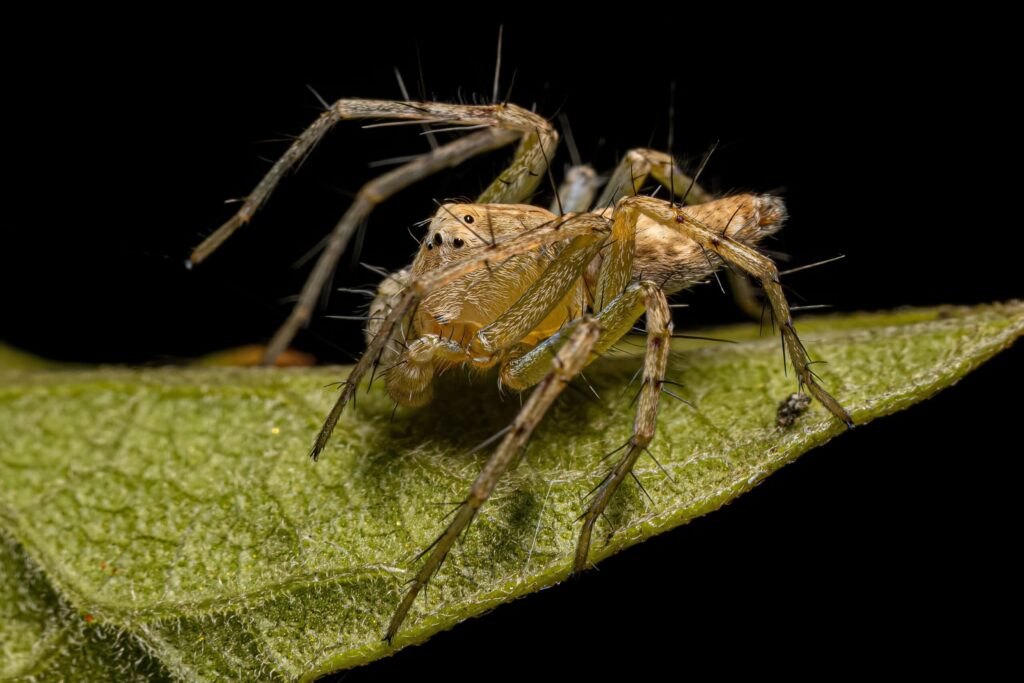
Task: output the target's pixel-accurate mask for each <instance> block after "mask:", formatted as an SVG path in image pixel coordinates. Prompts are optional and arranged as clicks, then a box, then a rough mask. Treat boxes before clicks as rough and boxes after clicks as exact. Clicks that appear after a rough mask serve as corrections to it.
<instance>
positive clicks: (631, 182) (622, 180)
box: [597, 149, 762, 319]
mask: <svg viewBox="0 0 1024 683" xmlns="http://www.w3.org/2000/svg"><path fill="white" fill-rule="evenodd" d="M648 175H652V176H654V179H655V180H657V181H658V182H659V183H661V185H662V186H663V187H664V188H665V189H666V190H668V192H669V194H670V195H674V196H675V197H676V198H678V199H680V200H682V199H684V198H685V203H686V204H687V205H691V204H704V203H705V202H710V201H712V200H714V199H715V196H714V195H712V194H711V193H710V192H708V191H707V190H705V189H704V188H703V187H701V186H700V184H698V183H697V182H696V181H695V180H694V179H692V178H691V177H690V176H688V175H686V174H684V173H683V172H682V171H680V170H679V167H678V166H673V161H672V157H671V156H669V155H668V154H666V153H665V152H659V151H657V150H652V149H633V150H630V151H629V152H628V153H626V155H625V156H624V157H623V158H622V161H621V162H619V165H618V166H617V167H616V169H615V171H614V172H613V173H612V177H611V178H610V179H609V180H608V184H607V185H606V186H605V190H604V193H602V195H601V199H600V201H599V202H598V204H597V208H598V209H600V208H603V207H607V206H612V205H614V204H615V203H616V202H617V201H619V200H620V199H622V198H623V197H631V196H634V195H636V194H637V192H639V190H640V188H641V187H643V185H644V183H645V182H647V177H648ZM725 274H726V277H727V278H728V279H729V291H730V292H732V297H733V301H734V302H735V303H736V307H737V308H739V309H740V310H741V311H743V313H745V314H746V315H747V316H749V317H752V318H755V319H756V318H758V317H759V316H760V315H761V311H762V307H761V300H760V299H759V298H758V296H757V291H756V289H755V288H754V287H753V286H752V285H751V282H750V279H749V278H748V277H747V275H746V274H745V273H741V272H736V271H734V270H732V269H731V268H730V269H728V270H726V272H725Z"/></svg>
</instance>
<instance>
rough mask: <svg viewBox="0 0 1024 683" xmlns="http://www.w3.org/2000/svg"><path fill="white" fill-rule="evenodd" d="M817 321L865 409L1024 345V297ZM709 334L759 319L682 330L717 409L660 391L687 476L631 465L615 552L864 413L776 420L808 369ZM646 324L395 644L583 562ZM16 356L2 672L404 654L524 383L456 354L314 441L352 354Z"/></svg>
mask: <svg viewBox="0 0 1024 683" xmlns="http://www.w3.org/2000/svg"><path fill="white" fill-rule="evenodd" d="M797 327H798V329H799V331H800V332H801V334H802V335H803V337H804V339H805V340H806V341H807V343H808V347H809V348H810V351H811V353H812V355H813V356H814V357H815V358H822V359H827V360H828V365H825V366H817V369H818V371H819V374H821V375H822V377H823V381H824V383H825V386H826V387H827V388H828V389H829V391H830V392H831V393H832V394H833V395H834V396H836V397H837V398H838V399H839V400H840V401H841V402H842V403H843V405H844V406H845V407H846V408H847V409H849V411H850V413H851V414H852V415H853V418H854V420H855V422H856V423H857V424H858V425H863V424H864V423H866V422H869V421H870V420H872V419H874V418H876V417H880V416H882V415H886V414H889V413H893V412H895V411H898V410H901V409H903V408H906V407H907V406H909V405H911V404H913V403H915V402H917V401H920V400H922V399H925V398H927V397H929V396H931V395H933V394H934V393H935V392H937V391H939V390H940V389H943V388H944V387H947V386H949V385H951V384H953V383H954V382H956V381H957V380H958V379H960V378H961V377H963V376H964V375H965V374H966V373H968V372H969V371H970V370H972V369H973V368H975V367H977V366H978V365H979V364H980V363H982V362H984V361H985V360H987V359H988V358H990V357H992V356H993V355H994V354H996V353H997V352H999V351H1000V350H1003V349H1005V348H1007V347H1008V346H1009V345H1010V344H1012V343H1013V340H1014V339H1016V338H1017V337H1019V336H1020V335H1021V334H1022V332H1024V304H1022V303H1020V302H1014V303H1009V304H996V305H988V306H979V307H975V308H970V309H968V308H939V309H920V310H906V311H897V312H893V313H874V314H856V315H849V316H830V317H820V318H807V319H802V320H799V321H798V324H797ZM701 334H708V335H710V336H717V337H725V338H727V339H733V340H738V341H740V342H741V343H739V344H716V343H709V342H695V341H690V340H676V342H675V345H674V348H675V350H676V351H677V353H676V354H674V357H673V361H672V363H671V364H670V375H669V378H670V379H672V380H674V381H678V382H682V383H684V384H685V385H686V387H685V389H682V390H680V393H682V395H683V397H684V398H686V399H687V400H689V401H692V402H693V403H694V406H695V407H693V408H691V407H689V406H686V405H683V404H681V403H677V402H675V401H672V400H665V401H663V403H662V411H661V416H660V419H659V426H658V434H657V437H656V440H655V447H656V451H657V453H658V457H659V461H660V463H661V465H662V466H663V467H664V468H665V469H666V470H667V471H668V472H669V473H671V476H672V481H669V480H668V479H667V478H666V477H665V476H664V475H663V474H662V473H661V472H660V471H659V470H658V468H657V466H656V465H655V464H654V463H653V462H651V461H650V460H649V459H641V460H640V461H639V462H638V463H637V473H638V474H639V475H640V476H641V477H642V478H643V480H644V482H645V485H646V486H647V488H648V491H649V492H650V494H651V496H652V497H653V498H654V500H655V501H656V505H651V504H650V503H649V502H648V501H647V500H646V499H645V498H644V496H643V495H642V494H641V493H640V492H639V491H638V489H637V487H635V486H633V485H632V482H627V484H628V485H624V486H623V487H622V489H621V490H620V492H619V493H618V494H617V495H616V497H615V499H614V500H613V503H612V506H611V507H610V508H609V511H608V519H607V520H602V521H600V522H599V526H598V531H597V533H596V534H595V543H594V546H593V548H592V550H591V559H592V560H595V561H597V560H600V559H601V558H603V557H606V556H608V555H610V554H612V553H615V552H617V551H619V550H622V549H623V548H625V547H627V546H630V545H632V544H634V543H637V542H639V541H642V540H644V539H645V538H647V537H650V536H652V535H654V534H657V533H660V532H662V531H665V530H668V529H671V528H673V527H675V526H678V525H680V524H684V523H686V522H687V521H689V520H690V519H693V518H694V517H697V516H699V515H703V514H705V513H708V512H711V511H713V510H715V509H717V508H718V507H720V506H721V505H723V504H724V503H726V502H728V501H729V500H730V499H732V498H734V497H736V496H738V495H740V494H741V493H743V492H744V491H747V490H749V489H750V488H751V487H753V486H755V485H756V484H757V483H758V482H760V481H761V480H763V479H764V478H765V477H767V476H768V475H769V474H770V473H772V472H773V471H774V470H776V469H777V468H779V467H780V466H782V465H784V464H786V463H788V462H791V461H792V460H794V459H795V458H797V457H798V456H799V455H800V454H802V453H804V452H806V451H808V450H809V449H811V448H814V447H815V446H817V445H819V444H822V443H824V442H825V441H827V440H829V439H831V438H832V437H834V436H837V435H839V434H842V433H843V431H845V428H844V427H843V426H842V425H841V424H839V423H838V422H837V421H836V420H835V419H834V418H832V417H831V416H830V415H829V414H828V413H827V412H826V411H825V410H824V409H823V408H822V407H821V406H820V405H818V404H816V403H813V404H812V405H811V408H810V410H809V411H808V412H807V413H805V414H804V415H802V416H801V417H799V418H798V419H797V421H796V423H795V424H794V425H793V426H791V427H790V428H787V429H782V428H780V427H778V426H777V424H776V409H777V407H778V404H779V402H780V401H781V400H782V399H783V398H785V397H786V396H788V395H789V394H790V393H792V392H793V391H794V388H795V386H794V380H793V377H792V372H790V373H789V376H788V377H787V376H786V375H784V374H783V372H782V366H781V357H780V355H781V354H780V349H779V341H778V339H777V338H776V337H774V336H769V335H766V336H765V337H763V338H759V337H758V330H757V326H756V325H754V326H750V325H744V326H734V327H729V328H722V329H717V330H710V331H706V332H703V333H701ZM624 348H625V349H627V352H626V353H623V354H619V355H614V354H613V355H609V356H608V357H606V358H603V359H601V360H599V361H598V362H597V363H596V364H595V365H594V366H592V367H591V368H590V369H589V370H588V371H587V379H588V380H589V382H590V383H591V384H592V385H593V386H594V387H595V389H596V390H597V391H598V392H599V393H600V395H601V396H602V398H603V399H604V401H605V403H606V405H605V406H601V405H598V404H596V402H595V401H587V400H585V399H583V397H582V396H579V395H576V394H575V393H574V392H566V395H565V396H564V397H563V398H562V399H560V400H559V401H558V402H557V403H556V405H555V406H554V408H553V409H552V411H551V413H549V414H548V416H547V417H546V418H545V419H544V421H543V422H542V423H541V426H540V427H539V428H538V430H537V432H536V434H535V435H534V437H533V439H532V442H531V446H530V447H529V449H528V455H527V457H526V458H525V459H524V460H523V461H522V462H521V463H520V464H519V465H518V466H517V467H516V468H515V469H513V470H512V471H511V472H510V473H509V474H508V475H507V476H506V477H505V479H504V480H503V481H502V483H501V484H499V486H498V489H497V491H496V492H495V495H494V497H493V498H492V499H491V500H490V501H489V502H488V503H487V504H486V505H485V506H484V508H483V509H482V511H481V514H480V516H479V518H478V519H477V521H475V522H474V524H473V525H472V526H471V528H470V530H469V532H468V534H467V535H466V537H465V538H464V542H463V543H462V544H461V545H457V546H456V549H455V551H454V552H453V553H452V555H451V556H450V557H449V558H448V560H447V562H446V563H445V565H444V567H443V568H442V570H441V571H440V573H439V574H438V575H437V576H436V577H435V578H434V580H433V582H432V584H431V589H430V591H429V593H428V595H427V596H426V598H424V597H422V596H421V598H420V599H418V600H417V602H416V604H415V605H414V608H413V611H412V612H411V614H410V616H409V619H408V620H407V621H406V623H405V625H404V626H403V629H402V631H401V632H400V634H399V637H398V639H397V640H396V643H395V646H396V647H402V646H405V645H408V644H411V643H417V642H421V641H423V640H426V639H427V638H429V637H430V636H431V635H432V634H434V633H437V632H438V631H441V630H444V629H447V628H450V627H452V626H453V625H454V624H456V623H457V622H459V621H461V620H463V619H465V618H467V617H470V616H473V615H477V614H480V613H481V612H484V611H486V610H489V609H491V608H493V607H494V606H496V605H498V604H500V603H502V602H505V601H508V600H511V599H513V598H516V597H519V596H522V595H524V594H527V593H530V592H532V591H536V590H538V589H540V588H543V587H546V586H549V585H551V584H554V583H556V582H558V581H561V580H563V579H565V578H566V577H567V576H568V574H569V570H570V567H571V564H572V554H573V551H574V549H575V544H576V537H577V533H578V529H579V525H578V522H576V521H574V520H575V518H576V517H577V515H578V514H579V513H580V511H581V503H580V500H581V498H582V497H583V495H584V494H585V493H586V492H587V491H588V490H589V489H591V488H592V487H593V486H594V484H595V483H596V482H597V481H599V480H600V478H601V476H602V475H603V472H604V470H603V469H602V464H601V463H600V462H599V460H600V457H601V456H602V455H603V454H605V453H607V452H608V451H609V450H611V449H613V448H615V447H616V446H618V445H619V444H621V443H622V442H623V441H624V440H625V439H626V437H627V436H628V434H629V430H630V428H631V425H632V419H633V417H632V411H631V410H630V409H628V407H627V404H628V403H629V400H630V399H631V398H632V394H633V393H634V391H635V388H634V390H631V391H628V392H625V391H624V389H625V387H626V385H627V383H628V382H629V379H630V377H631V376H632V375H633V373H634V372H635V370H636V368H637V367H638V363H639V360H638V358H637V356H636V355H635V352H633V351H628V349H630V348H632V347H629V346H625V347H624ZM0 361H2V363H3V365H4V366H6V369H3V370H0V425H2V429H0V482H2V483H0V679H15V680H107V679H117V680H140V681H141V680H162V679H172V680H173V679H181V680H216V679H222V678H223V679H229V680H311V679H315V678H316V677H317V676H319V675H321V674H323V673H327V672H330V671H335V670H338V669H342V668H345V667H349V666H353V665H356V664H360V663H365V662H367V661H370V660H373V659H375V658H378V657H381V656H384V655H386V654H388V653H389V652H390V651H391V650H390V649H389V648H388V647H387V645H386V644H385V643H384V642H383V641H382V640H381V637H382V635H383V633H384V629H385V627H386V625H387V622H388V619H389V618H390V617H391V614H392V612H393V611H394V609H395V607H396V605H397V603H398V600H399V599H400V596H401V592H402V590H403V583H404V582H405V581H406V580H407V579H408V578H409V577H410V576H411V573H412V572H414V571H415V569H416V568H417V567H418V563H415V562H412V558H413V557H414V556H415V555H416V553H418V552H419V551H420V550H422V549H423V548H424V547H426V546H427V545H428V544H429V543H430V542H431V541H432V540H433V539H434V538H435V537H436V535H437V534H438V533H439V531H440V530H441V529H442V527H443V522H442V520H441V518H442V517H443V511H444V510H445V509H447V508H440V507H438V502H439V501H453V500H460V499H461V498H462V496H463V495H464V494H465V491H466V490H467V488H468V487H469V485H470V483H471V482H472V480H473V479H474V478H475V477H476V475H477V473H478V472H479V471H480V469H481V467H482V465H483V463H484V461H485V460H486V457H487V452H480V453H476V454H473V455H467V453H468V452H469V451H470V449H471V448H472V447H473V446H474V445H476V444H478V443H479V442H481V441H482V440H484V439H486V438H487V437H489V436H491V435H492V434H494V433H495V432H496V431H498V430H499V429H500V428H501V427H503V426H504V425H506V424H508V422H509V421H510V420H511V419H512V417H513V416H514V414H515V412H516V410H517V409H518V407H519V401H518V400H515V399H511V400H510V399H509V398H508V397H505V399H504V400H503V399H502V397H501V396H499V394H498V393H497V391H496V389H495V388H494V383H493V380H492V378H486V379H478V380H469V379H467V378H465V377H463V376H462V373H459V372H451V373H449V374H448V376H446V377H445V378H444V379H443V381H441V382H440V386H439V387H438V391H437V395H436V397H435V400H434V402H433V403H432V404H431V405H430V406H428V407H426V408H424V409H420V410H400V411H399V412H398V414H397V415H396V417H395V418H394V419H393V420H392V419H391V413H392V404H391V403H390V401H389V400H388V399H387V397H386V395H385V393H384V392H383V390H381V389H380V388H379V387H376V388H374V390H373V391H371V392H369V393H365V392H360V394H359V398H358V403H357V405H356V406H355V407H354V409H353V408H350V409H347V410H346V412H345V414H344V416H343V417H342V420H341V422H340V423H339V425H338V428H337V430H336V431H335V435H334V438H333V439H332V441H331V443H330V445H329V447H328V449H327V450H326V452H325V453H324V454H323V456H322V457H321V460H320V462H319V463H316V464H314V463H312V462H310V461H309V459H308V458H307V457H306V454H307V452H308V448H309V445H310V443H311V440H312V438H313V436H314V434H315V433H316V430H317V429H318V428H319V426H320V422H321V420H322V418H323V417H324V415H325V414H326V413H327V411H328V409H329V408H330V405H331V403H332V402H333V399H334V397H335V391H334V390H329V389H324V385H326V384H328V383H330V382H335V381H337V380H339V379H341V378H343V377H344V376H345V373H346V370H345V369H343V368H307V369H238V368H219V367H194V368H158V369H122V368H97V369H81V368H74V369H67V368H64V369H50V370H41V369H39V368H40V366H41V365H42V364H41V363H40V362H39V361H38V359H33V358H30V357H26V356H24V355H21V354H18V353H16V352H13V351H11V350H4V351H3V353H0ZM822 368H823V369H822ZM467 383H471V384H473V385H474V386H473V387H472V388H467V386H466V385H467ZM459 416H461V418H460V419H455V418H458V417H459ZM465 416H472V419H464V418H465ZM446 424H447V425H451V424H457V425H458V426H459V428H458V429H442V428H439V425H446ZM439 510H441V511H442V512H439ZM609 525H611V526H613V527H614V532H615V533H614V534H613V535H610V534H609V532H610V531H611V530H612V528H611V526H609ZM609 535H610V540H608V539H609Z"/></svg>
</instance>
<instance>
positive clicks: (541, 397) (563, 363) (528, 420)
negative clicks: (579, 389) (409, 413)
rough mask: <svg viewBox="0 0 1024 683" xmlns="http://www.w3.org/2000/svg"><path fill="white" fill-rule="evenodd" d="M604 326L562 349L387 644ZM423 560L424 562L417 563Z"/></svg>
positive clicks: (444, 538) (431, 560)
mask: <svg viewBox="0 0 1024 683" xmlns="http://www.w3.org/2000/svg"><path fill="white" fill-rule="evenodd" d="M599 333H600V327H599V325H598V323H597V322H596V321H594V320H587V319H585V320H582V321H580V322H579V324H578V325H577V326H576V328H575V329H574V330H573V332H572V334H571V336H570V337H569V339H568V341H567V342H566V343H565V345H564V346H563V347H562V348H561V349H560V350H559V352H558V354H557V355H556V356H555V358H554V360H553V361H552V363H551V370H550V372H548V374H547V375H546V376H545V377H544V379H543V380H541V382H540V383H539V384H538V385H537V388H536V389H534V391H533V393H532V394H531V395H530V398H529V399H528V400H527V401H526V404H525V405H524V406H523V408H522V410H520V411H519V414H518V415H517V416H516V418H515V420H513V421H512V424H511V425H510V426H509V428H508V430H507V433H506V435H505V437H504V439H502V441H501V444H500V445H499V446H498V448H497V449H496V450H495V451H494V454H493V455H491V457H490V459H488V461H487V464H486V465H484V469H483V471H481V472H480V475H479V476H478V477H477V478H476V481H474V482H473V485H472V486H471V487H470V489H469V495H468V496H467V497H466V499H465V500H464V501H463V502H462V504H461V505H460V506H459V508H458V510H457V511H456V513H455V518H454V519H453V520H452V521H451V523H450V524H449V525H448V528H447V529H445V530H444V532H443V533H442V534H441V535H440V536H438V537H437V540H435V541H434V542H433V543H432V544H431V545H430V546H429V547H428V548H427V549H426V550H424V551H423V553H421V556H422V555H424V554H426V553H428V552H429V553H430V554H429V556H428V557H427V560H426V562H424V563H423V566H422V567H421V568H420V570H419V571H418V572H417V573H416V576H415V578H413V580H412V585H411V586H410V588H409V589H408V590H407V591H406V593H405V596H404V597H403V598H402V601H401V603H399V605H398V609H397V610H395V614H394V616H393V617H392V618H391V623H390V624H389V625H388V629H387V632H386V634H385V636H384V638H385V640H387V641H388V642H390V641H391V640H392V639H393V638H394V637H395V634H396V633H398V628H399V627H400V626H401V625H402V622H403V621H404V620H405V617H406V615H407V614H408V613H409V608H410V607H412V603H413V601H414V600H415V599H416V596H417V595H418V594H419V592H420V590H422V589H423V587H424V586H426V585H427V582H428V581H429V580H430V577H431V576H433V574H434V572H436V571H437V570H438V568H439V567H440V566H441V563H442V562H444V558H445V557H446V556H447V555H448V551H449V550H451V547H452V544H453V543H455V539H457V538H458V537H459V534H461V533H462V532H463V530H464V529H465V528H466V527H467V526H469V523H470V522H471V521H472V520H473V518H474V517H475V516H476V513H477V511H478V510H479V509H480V506H481V505H483V504H484V503H485V502H486V501H487V499H488V498H489V497H490V495H491V493H492V492H493V491H494V487H495V485H496V484H497V483H498V480H499V479H501V476H502V475H503V474H504V473H505V470H507V469H508V467H509V465H510V464H511V463H512V461H513V460H515V459H516V457H517V456H518V455H519V454H520V453H521V452H522V449H523V447H524V446H525V445H526V443H527V441H528V440H529V438H530V435H531V434H532V433H533V430H534V428H536V426H537V424H538V423H539V422H540V421H541V419H542V418H543V417H544V414H545V413H546V412H547V410H548V408H549V407H550V406H551V404H552V403H553V402H554V400H555V398H557V397H558V395H559V394H560V393H562V390H563V389H564V388H565V385H566V383H568V382H569V381H570V380H571V379H572V378H573V377H575V376H576V374H577V373H578V372H579V371H580V370H581V369H582V368H583V365H584V364H585V362H586V360H587V358H588V357H589V356H590V353H591V350H592V349H593V347H594V344H595V342H596V341H597V338H598V335H599ZM417 559H418V558H417Z"/></svg>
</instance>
